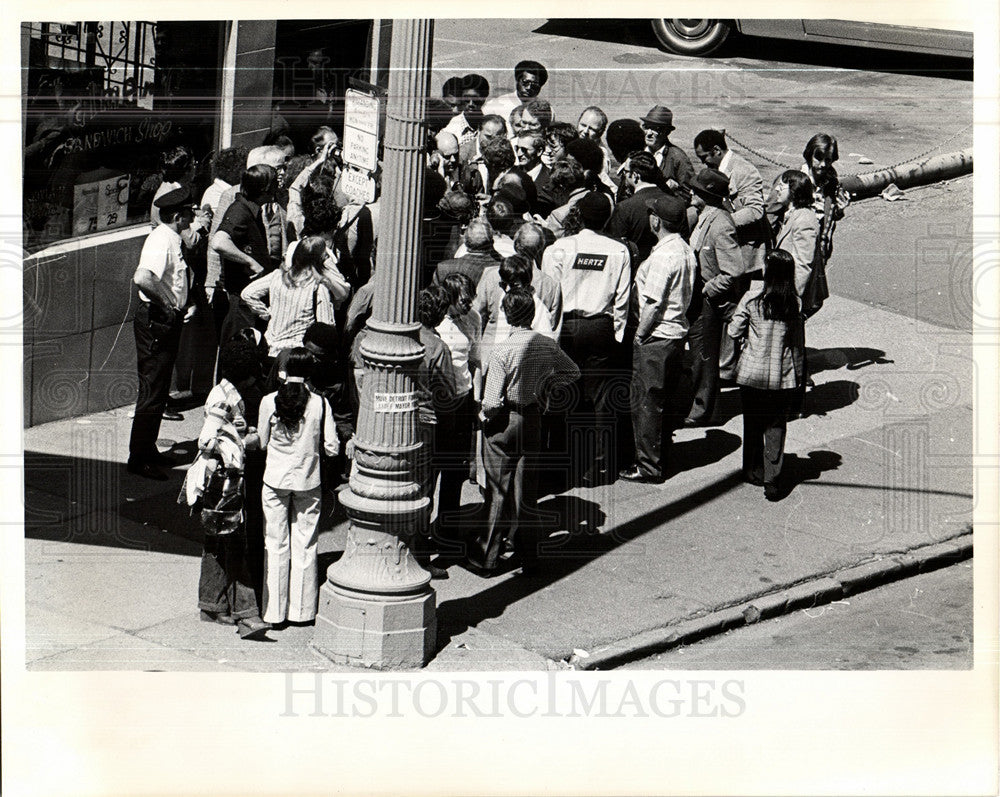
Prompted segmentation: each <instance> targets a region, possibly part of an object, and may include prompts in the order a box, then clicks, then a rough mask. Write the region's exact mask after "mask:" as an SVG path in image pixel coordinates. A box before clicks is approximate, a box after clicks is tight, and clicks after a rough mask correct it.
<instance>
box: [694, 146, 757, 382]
mask: <svg viewBox="0 0 1000 797" xmlns="http://www.w3.org/2000/svg"><path fill="white" fill-rule="evenodd" d="M694 154H695V155H697V156H698V160H700V161H701V162H702V163H704V164H705V165H706V166H708V167H709V168H712V169H718V170H719V171H720V172H722V173H723V174H724V175H726V176H727V177H728V178H729V204H730V209H731V210H732V213H733V223H734V224H735V225H736V240H737V242H738V243H739V245H740V252H741V253H742V255H743V266H744V268H745V269H746V272H747V274H748V275H749V274H756V275H757V276H758V277H759V276H761V274H762V269H763V266H764V255H765V254H766V252H767V247H766V246H765V245H764V242H765V241H766V240H767V237H768V230H767V226H766V224H767V221H766V220H765V219H764V181H763V180H762V179H761V176H760V172H759V171H757V168H756V167H755V166H754V165H753V164H752V163H750V161H748V160H747V159H746V158H743V157H741V156H740V155H737V154H736V153H735V152H733V151H732V150H730V149H729V147H728V145H727V144H726V134H725V133H724V132H722V131H721V130H702V131H701V132H700V133H699V134H698V135H697V136H695V139H694ZM747 286H749V282H747ZM739 298H740V297H739V296H737V297H736V299H737V300H739ZM737 359H739V341H737V340H734V339H733V338H731V337H729V335H723V336H722V346H721V349H720V353H719V376H720V377H721V378H722V379H727V380H731V379H732V378H733V376H734V375H735V369H736V361H737Z"/></svg>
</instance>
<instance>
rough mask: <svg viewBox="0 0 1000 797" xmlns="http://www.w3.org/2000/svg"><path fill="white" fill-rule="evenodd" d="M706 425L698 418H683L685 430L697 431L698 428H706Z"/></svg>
mask: <svg viewBox="0 0 1000 797" xmlns="http://www.w3.org/2000/svg"><path fill="white" fill-rule="evenodd" d="M706 425H707V424H706V423H705V422H704V421H703V420H699V419H698V418H685V419H684V426H685V428H687V429H697V428H698V427H699V426H706Z"/></svg>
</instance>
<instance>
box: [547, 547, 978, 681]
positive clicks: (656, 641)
mask: <svg viewBox="0 0 1000 797" xmlns="http://www.w3.org/2000/svg"><path fill="white" fill-rule="evenodd" d="M972 536H973V535H972V530H971V528H970V530H969V531H966V532H963V533H962V534H960V535H959V536H957V537H953V538H951V539H949V540H945V541H943V542H936V543H932V544H930V545H924V546H921V547H920V548H914V549H912V550H909V551H905V552H900V553H898V554H890V555H888V556H887V557H885V558H884V559H877V560H874V561H870V562H863V563H861V564H858V565H854V566H852V567H846V568H843V569H841V570H837V571H835V572H833V573H830V574H827V575H824V576H818V577H816V578H812V579H810V580H808V581H804V582H801V583H798V584H792V585H789V586H787V587H784V588H782V589H781V590H779V591H777V592H770V593H768V594H766V595H761V596H759V597H756V598H753V599H751V600H749V601H744V602H742V603H738V604H736V605H733V606H724V607H720V608H719V609H716V610H715V611H712V612H710V613H708V614H706V615H703V616H701V617H696V618H692V619H689V620H682V621H680V622H679V623H676V624H674V625H669V626H666V627H664V628H656V629H653V630H651V631H644V632H643V633H641V634H636V635H635V636H633V637H629V638H628V639H623V640H621V641H619V642H615V643H613V644H611V645H609V646H607V647H605V648H602V649H601V650H598V651H594V652H592V653H590V655H589V656H586V657H584V656H578V655H576V654H573V655H572V656H569V657H567V658H566V659H564V660H565V661H566V662H567V663H568V665H569V666H570V667H571V668H572V669H575V670H609V669H613V668H615V667H617V666H619V665H621V664H626V663H627V662H630V661H635V660H636V659H642V658H645V657H647V656H651V655H653V654H655V653H662V652H663V651H665V650H668V649H670V648H673V647H678V646H680V645H687V644H691V643H692V642H697V641H699V640H702V639H705V638H706V637H710V636H715V635H717V634H721V633H723V632H725V631H731V630H733V629H734V628H740V627H742V626H746V625H753V624H754V623H756V622H759V621H760V620H767V619H770V618H772V617H778V616H779V615H782V614H788V613H790V612H793V611H796V610H798V609H810V608H812V607H814V606H820V605H822V604H825V603H830V602H831V601H835V600H839V599H840V598H846V597H848V596H850V595H856V594H857V593H859V592H865V591H867V590H870V589H874V588H876V587H880V586H883V585H884V584H889V583H891V582H893V581H900V580H902V579H904V578H908V577H909V576H914V575H916V574H918V573H925V572H928V571H931V570H937V569H939V568H942V567H947V566H948V565H953V564H956V563H957V562H961V561H964V560H966V559H971V558H972Z"/></svg>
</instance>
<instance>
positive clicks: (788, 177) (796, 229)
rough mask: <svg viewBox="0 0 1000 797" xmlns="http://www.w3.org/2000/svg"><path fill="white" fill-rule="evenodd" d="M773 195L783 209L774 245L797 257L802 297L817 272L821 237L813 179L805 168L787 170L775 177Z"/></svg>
mask: <svg viewBox="0 0 1000 797" xmlns="http://www.w3.org/2000/svg"><path fill="white" fill-rule="evenodd" d="M771 197H772V200H773V202H774V203H775V204H776V205H778V206H780V207H781V209H782V215H781V226H780V228H779V229H778V232H777V235H776V236H775V240H774V248H775V249H781V250H783V251H785V252H788V254H790V255H791V256H792V259H793V260H794V261H795V293H796V294H797V295H798V297H799V301H801V300H802V296H803V294H804V293H805V290H806V288H807V287H808V285H809V280H810V279H811V278H812V275H813V263H814V262H815V259H816V257H817V251H816V241H817V239H818V238H819V220H818V219H817V218H816V214H815V212H814V211H813V206H812V205H813V187H812V183H811V182H809V178H808V177H806V176H805V175H804V174H803V173H802V172H797V171H793V170H789V171H787V172H783V173H782V174H780V175H778V178H777V179H776V180H775V181H774V186H773V188H772V189H771Z"/></svg>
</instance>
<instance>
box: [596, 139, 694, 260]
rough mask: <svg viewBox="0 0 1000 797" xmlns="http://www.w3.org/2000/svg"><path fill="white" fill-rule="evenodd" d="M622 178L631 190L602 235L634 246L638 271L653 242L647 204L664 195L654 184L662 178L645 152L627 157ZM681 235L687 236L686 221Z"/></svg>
mask: <svg viewBox="0 0 1000 797" xmlns="http://www.w3.org/2000/svg"><path fill="white" fill-rule="evenodd" d="M623 179H625V180H627V181H628V182H629V185H630V186H631V187H632V195H631V196H630V197H629V198H628V199H624V200H622V201H621V202H619V203H618V204H617V205H616V206H615V210H614V213H612V214H611V221H609V222H608V226H607V227H605V228H604V234H605V235H608V236H610V237H611V238H618V239H619V240H625V241H630V242H631V243H633V244H635V246H636V251H637V252H638V257H636V258H635V259H634V260H633V263H634V268H638V267H639V263H641V262H643V261H644V260H645V259H646V258H647V257H649V253H650V251H651V250H652V249H653V247H654V246H655V245H656V241H657V238H656V234H655V233H654V232H653V231H652V230H651V229H650V228H649V203H650V202H651V201H652V200H654V199H657V198H658V197H663V196H667V194H666V192H665V191H664V190H663V189H662V188H660V186H659V185H657V183H658V182H661V181H662V178H660V173H659V169H657V167H656V161H654V160H653V156H652V155H650V154H649V153H648V152H633V153H632V154H631V155H630V156H629V158H628V160H627V161H626V164H625V171H624V173H623ZM683 232H684V234H686V233H687V222H686V220H685V224H684V230H683Z"/></svg>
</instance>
